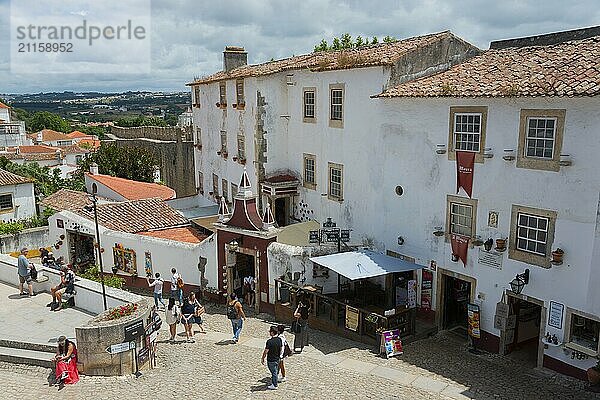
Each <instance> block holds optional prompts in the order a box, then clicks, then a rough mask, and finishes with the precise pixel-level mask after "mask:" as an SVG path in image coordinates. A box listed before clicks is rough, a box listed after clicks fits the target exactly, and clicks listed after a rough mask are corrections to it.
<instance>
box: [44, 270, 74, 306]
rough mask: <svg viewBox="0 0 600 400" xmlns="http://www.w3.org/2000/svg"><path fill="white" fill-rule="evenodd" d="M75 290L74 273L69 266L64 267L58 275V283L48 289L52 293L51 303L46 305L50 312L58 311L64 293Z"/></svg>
mask: <svg viewBox="0 0 600 400" xmlns="http://www.w3.org/2000/svg"><path fill="white" fill-rule="evenodd" d="M74 289H75V272H73V270H72V269H71V268H70V265H68V264H67V265H65V266H63V268H62V272H61V273H60V283H59V284H58V285H56V286H54V287H53V288H51V289H50V292H51V293H52V303H50V304H48V307H50V310H52V311H58V310H60V309H61V306H62V296H63V294H65V293H67V292H68V293H73V290H74Z"/></svg>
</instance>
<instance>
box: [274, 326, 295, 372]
mask: <svg viewBox="0 0 600 400" xmlns="http://www.w3.org/2000/svg"><path fill="white" fill-rule="evenodd" d="M277 332H278V335H277V336H278V337H279V339H281V360H280V361H279V372H281V378H278V381H279V382H285V381H286V380H287V379H286V378H285V365H284V364H283V361H284V360H285V358H286V357H287V356H289V355H290V354H291V353H292V351H291V349H290V346H289V345H288V342H287V340H286V339H285V334H284V332H285V325H278V326H277Z"/></svg>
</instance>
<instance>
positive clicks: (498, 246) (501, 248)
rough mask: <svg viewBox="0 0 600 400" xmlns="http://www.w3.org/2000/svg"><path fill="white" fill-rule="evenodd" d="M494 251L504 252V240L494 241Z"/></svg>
mask: <svg viewBox="0 0 600 400" xmlns="http://www.w3.org/2000/svg"><path fill="white" fill-rule="evenodd" d="M496 250H497V251H504V250H506V238H500V239H496Z"/></svg>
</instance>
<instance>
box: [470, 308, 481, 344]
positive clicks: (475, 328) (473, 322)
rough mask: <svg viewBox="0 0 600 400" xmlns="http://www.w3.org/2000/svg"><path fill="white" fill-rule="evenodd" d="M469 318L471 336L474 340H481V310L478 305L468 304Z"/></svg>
mask: <svg viewBox="0 0 600 400" xmlns="http://www.w3.org/2000/svg"><path fill="white" fill-rule="evenodd" d="M467 316H468V320H469V327H468V331H469V336H471V337H472V338H474V339H479V338H480V337H481V330H480V329H479V328H480V325H479V324H480V317H481V316H480V310H479V306H478V305H477V304H471V303H469V304H467Z"/></svg>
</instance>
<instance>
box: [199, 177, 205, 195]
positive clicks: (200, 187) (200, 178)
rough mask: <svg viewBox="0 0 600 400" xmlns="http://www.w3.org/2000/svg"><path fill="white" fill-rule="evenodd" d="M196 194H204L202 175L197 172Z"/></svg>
mask: <svg viewBox="0 0 600 400" xmlns="http://www.w3.org/2000/svg"><path fill="white" fill-rule="evenodd" d="M198 192H199V193H201V194H203V193H204V174H203V173H202V172H198Z"/></svg>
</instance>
